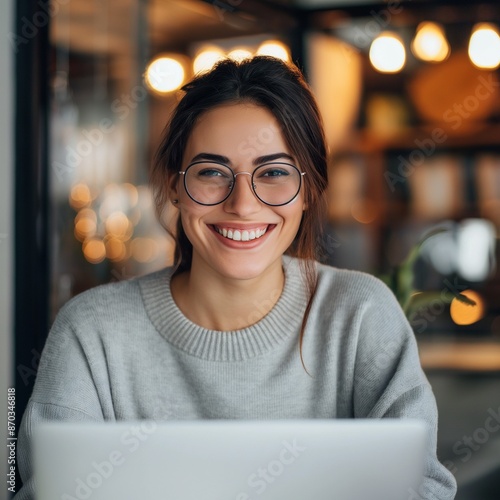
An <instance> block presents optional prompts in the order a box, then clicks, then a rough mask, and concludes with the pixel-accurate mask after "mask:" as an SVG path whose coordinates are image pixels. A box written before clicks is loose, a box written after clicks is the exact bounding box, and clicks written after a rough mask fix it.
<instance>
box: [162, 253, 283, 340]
mask: <svg viewBox="0 0 500 500" xmlns="http://www.w3.org/2000/svg"><path fill="white" fill-rule="evenodd" d="M200 267H201V266H198V265H196V263H195V261H193V264H192V267H191V270H190V271H186V272H184V273H182V274H179V275H177V276H175V277H174V278H173V279H172V283H171V290H172V296H173V298H174V300H175V302H176V304H177V306H178V307H179V309H180V310H181V311H182V312H183V313H184V315H185V316H186V317H187V318H188V319H190V320H191V321H192V322H193V323H196V324H197V325H200V326H202V327H204V328H207V329H209V330H218V331H231V330H239V329H242V328H245V327H248V326H250V325H252V324H254V323H256V322H257V321H259V320H261V319H262V318H263V317H264V316H265V315H266V314H267V313H268V312H269V311H270V310H271V309H272V308H273V307H274V305H275V304H276V302H277V301H278V299H279V297H280V295H281V292H282V290H283V286H284V281H285V277H284V273H283V269H282V266H281V263H279V265H276V266H274V267H273V269H270V270H269V272H266V274H265V276H259V277H256V278H251V279H244V280H243V279H234V278H224V277H221V276H220V275H218V274H217V273H216V272H215V271H213V270H211V269H208V270H207V269H203V271H202V270H201V269H200Z"/></svg>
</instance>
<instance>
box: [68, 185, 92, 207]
mask: <svg viewBox="0 0 500 500" xmlns="http://www.w3.org/2000/svg"><path fill="white" fill-rule="evenodd" d="M91 202H92V195H91V193H90V189H89V187H88V186H87V185H86V184H76V185H75V186H73V187H72V188H71V191H70V194H69V204H70V205H71V206H72V207H73V208H74V209H76V210H78V209H79V208H83V207H86V206H88V205H90V203H91Z"/></svg>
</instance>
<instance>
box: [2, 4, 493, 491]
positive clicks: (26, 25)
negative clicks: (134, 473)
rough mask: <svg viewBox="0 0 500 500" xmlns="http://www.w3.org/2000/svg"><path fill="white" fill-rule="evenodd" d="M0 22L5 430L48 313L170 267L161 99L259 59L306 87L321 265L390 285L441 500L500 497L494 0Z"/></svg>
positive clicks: (32, 13) (116, 11)
mask: <svg viewBox="0 0 500 500" xmlns="http://www.w3.org/2000/svg"><path fill="white" fill-rule="evenodd" d="M2 8H3V9H4V13H3V14H4V15H3V16H2V17H3V20H2V23H3V24H2V27H3V28H4V29H5V31H6V34H5V37H4V44H7V45H8V47H7V49H6V50H5V51H4V52H2V54H3V56H2V68H1V69H2V85H3V86H2V90H5V92H4V95H3V96H2V109H3V110H4V112H3V113H2V115H4V116H3V117H2V120H4V121H3V122H2V127H3V128H2V131H5V134H4V137H3V138H2V145H3V146H5V151H6V163H5V165H6V167H5V168H3V167H2V169H3V170H2V181H3V182H2V184H3V186H4V187H5V186H6V187H5V192H4V191H2V197H1V198H2V212H3V214H2V218H1V219H0V222H1V224H2V225H0V256H1V257H2V273H3V272H4V271H5V279H3V278H2V280H3V281H4V284H3V285H2V286H3V288H2V297H4V296H5V297H7V294H8V292H9V290H11V291H12V296H13V299H12V300H11V301H10V302H9V299H7V298H6V300H5V301H2V302H3V305H2V307H3V308H4V309H3V310H2V311H4V312H5V314H4V319H3V323H2V328H4V327H5V328H4V332H5V335H3V337H2V343H3V344H2V345H3V346H5V350H4V353H7V352H11V353H12V356H11V358H10V362H8V361H7V360H6V363H5V364H4V366H5V368H4V370H5V372H4V373H5V374H6V377H8V378H11V379H12V380H13V382H12V384H11V385H15V386H16V391H17V401H18V403H17V404H18V408H17V412H18V414H17V417H18V420H20V418H21V415H22V410H23V409H24V405H25V404H26V402H27V399H28V397H29V394H30V393H31V389H32V385H33V382H34V379H35V376H36V368H37V363H38V358H39V355H40V352H41V350H42V348H43V343H44V341H45V338H46V334H47V331H48V328H49V325H50V324H51V323H52V321H53V319H54V317H55V315H56V314H57V311H58V310H59V308H60V307H61V306H62V305H63V304H64V303H65V302H66V301H67V300H69V299H70V298H71V297H73V296H74V295H76V294H78V293H80V292H82V291H84V290H86V289H88V288H90V287H93V286H96V285H99V284H101V283H108V282H111V281H118V280H122V279H127V278H130V277H132V276H136V275H140V274H145V273H148V272H150V271H153V270H156V269H159V268H161V267H164V266H166V265H169V264H170V263H171V262H172V241H171V240H170V239H169V238H168V237H167V235H166V234H165V232H164V231H163V230H162V229H161V227H160V226H159V224H158V222H157V221H156V218H155V215H154V210H153V207H152V199H151V194H150V191H149V189H148V186H147V182H148V168H149V166H150V164H151V160H152V157H153V155H154V152H155V149H156V147H157V145H158V142H159V138H160V134H161V132H162V130H163V128H164V126H165V123H166V121H167V120H168V117H169V115H170V113H171V111H172V109H173V107H174V106H175V104H176V103H177V102H178V99H179V96H180V94H179V88H180V87H181V86H182V85H183V84H184V83H185V82H187V81H188V80H189V79H190V78H191V77H192V76H193V75H194V74H195V73H197V72H199V71H204V70H206V69H208V68H210V67H211V65H213V64H214V63H215V62H216V61H217V60H218V59H219V58H221V57H233V58H244V57H248V56H249V55H253V54H260V53H262V54H268V55H274V56H276V57H280V58H283V59H286V60H289V61H293V62H295V63H296V64H297V65H298V66H299V67H300V68H301V69H302V70H303V71H304V73H305V75H306V77H307V80H308V81H309V83H310V84H311V86H312V88H313V91H314V93H315V95H316V97H317V100H318V103H319V106H320V109H321V112H322V115H323V118H324V124H325V129H326V135H327V141H328V146H329V169H330V172H329V176H330V183H329V188H328V213H327V214H326V216H327V220H328V222H327V226H326V228H325V229H326V232H325V254H324V260H325V261H326V262H328V263H330V264H332V265H335V266H338V267H345V268H350V269H359V270H362V271H365V272H368V273H371V274H374V275H377V276H379V277H381V278H382V279H384V280H385V281H386V282H387V283H388V284H389V286H391V288H392V289H393V290H394V292H395V293H396V295H397V297H398V299H399V300H400V302H401V304H402V306H403V307H404V308H405V312H406V313H407V315H408V318H409V320H410V323H411V324H412V326H413V328H414V331H415V335H416V337H417V341H418V343H419V348H420V354H421V359H422V364H423V366H424V369H425V371H426V373H427V375H428V377H429V380H430V381H431V383H432V385H433V387H434V390H435V393H436V398H437V401H438V406H439V410H440V434H439V456H440V458H441V460H442V461H443V462H445V464H446V465H447V467H448V468H449V469H450V470H452V472H453V473H454V474H455V477H456V478H457V481H458V483H459V493H458V496H457V498H458V499H467V500H481V499H483V500H486V499H488V500H489V499H498V498H500V376H499V375H500V272H499V270H498V260H499V253H500V251H499V244H498V241H499V240H498V238H499V230H500V98H499V95H500V89H499V77H500V72H499V67H500V36H499V33H500V5H499V4H498V1H497V0H490V1H488V0H479V1H478V2H475V3H473V2H470V1H469V2H466V1H462V0H454V1H453V0H443V1H440V0H438V1H425V0H420V1H417V0H413V1H397V0H391V1H389V2H377V1H369V0H353V1H347V0H311V1H307V0H274V1H258V0H213V1H202V0H52V1H46V0H39V1H34V0H33V1H28V0H18V1H17V2H13V1H7V2H6V4H5V5H3V7H2ZM5 19H6V20H7V21H5ZM7 40H8V41H7ZM2 50H4V48H2ZM4 56H5V57H4ZM4 84H5V86H4ZM5 120H6V121H5ZM9 120H10V122H9ZM10 136H12V137H10ZM14 257H15V258H14ZM460 294H462V295H460ZM463 295H465V296H466V297H467V298H469V299H470V301H471V302H469V303H466V301H465V299H464V297H463ZM10 332H13V334H11V333H10ZM7 367H8V368H7ZM2 418H4V417H3V416H2Z"/></svg>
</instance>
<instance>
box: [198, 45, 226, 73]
mask: <svg viewBox="0 0 500 500" xmlns="http://www.w3.org/2000/svg"><path fill="white" fill-rule="evenodd" d="M224 57H225V56H224V52H222V50H221V49H219V47H206V48H205V49H203V50H202V51H201V52H200V53H199V54H198V55H197V56H196V57H195V59H194V61H193V70H194V73H195V74H196V73H201V72H203V71H210V70H211V69H212V68H213V67H214V65H215V64H216V63H217V62H218V61H220V60H221V59H224Z"/></svg>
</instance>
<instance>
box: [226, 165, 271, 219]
mask: <svg viewBox="0 0 500 500" xmlns="http://www.w3.org/2000/svg"><path fill="white" fill-rule="evenodd" d="M238 176H244V177H242V178H241V179H238ZM251 183H252V174H251V173H250V172H238V173H237V174H235V175H234V186H233V191H232V193H231V195H230V196H229V198H228V199H227V200H226V201H225V202H224V210H225V211H226V212H228V213H233V214H237V215H239V216H241V217H244V216H248V215H251V214H252V213H254V212H257V211H258V210H260V209H261V207H262V204H261V202H260V200H259V199H258V198H257V197H256V196H255V193H254V191H253V189H252V185H251Z"/></svg>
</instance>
